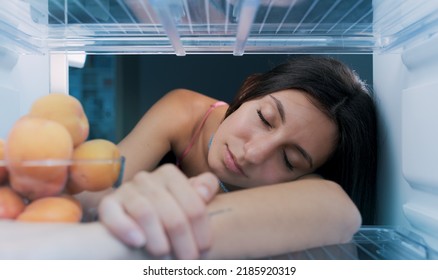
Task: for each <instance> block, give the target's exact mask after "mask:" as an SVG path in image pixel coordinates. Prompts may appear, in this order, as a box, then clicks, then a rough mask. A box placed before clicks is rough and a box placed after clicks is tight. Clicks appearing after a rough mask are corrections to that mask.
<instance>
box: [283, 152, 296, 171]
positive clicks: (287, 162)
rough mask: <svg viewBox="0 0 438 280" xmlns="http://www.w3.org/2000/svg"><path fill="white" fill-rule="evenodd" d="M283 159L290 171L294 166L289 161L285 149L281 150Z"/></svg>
mask: <svg viewBox="0 0 438 280" xmlns="http://www.w3.org/2000/svg"><path fill="white" fill-rule="evenodd" d="M283 159H284V164H285V165H286V167H287V169H289V170H290V171H293V170H294V166H293V165H292V164H291V163H290V161H289V159H288V158H287V155H286V152H285V151H283Z"/></svg>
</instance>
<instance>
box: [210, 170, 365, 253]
mask: <svg viewBox="0 0 438 280" xmlns="http://www.w3.org/2000/svg"><path fill="white" fill-rule="evenodd" d="M208 212H209V215H210V218H211V219H210V223H211V226H212V231H213V243H212V247H211V249H210V250H209V251H208V252H207V253H206V254H204V255H203V257H205V258H209V259H223V258H227V259H228V258H260V257H266V256H272V255H278V254H282V253H287V252H292V251H299V250H303V249H308V248H312V247H318V246H323V245H329V244H339V243H345V242H348V241H349V240H351V238H352V236H353V234H354V233H355V232H356V231H357V230H358V229H359V227H360V225H361V217H360V213H359V211H358V210H357V208H356V206H355V205H354V204H353V202H352V201H351V200H350V198H349V197H348V196H347V195H346V193H345V192H344V191H343V190H342V188H341V187H340V186H339V185H337V184H335V183H333V182H331V181H327V180H323V179H317V178H309V179H301V180H297V181H294V182H289V183H284V184H279V185H274V186H266V187H259V188H254V189H248V190H242V191H236V192H232V193H226V194H221V195H218V196H216V197H215V198H214V199H213V200H212V202H211V203H210V204H209V205H208Z"/></svg>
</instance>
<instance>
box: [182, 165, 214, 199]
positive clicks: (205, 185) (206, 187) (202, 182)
mask: <svg viewBox="0 0 438 280" xmlns="http://www.w3.org/2000/svg"><path fill="white" fill-rule="evenodd" d="M189 182H190V184H191V185H192V186H193V187H194V188H195V190H196V191H197V192H198V194H199V195H200V196H201V197H202V199H203V200H204V202H206V203H208V202H209V201H210V200H211V199H212V198H213V197H214V196H215V195H216V194H217V193H218V190H219V183H218V182H219V179H218V178H217V177H216V176H215V175H213V173H210V172H205V173H202V174H200V175H198V176H196V177H192V178H190V179H189Z"/></svg>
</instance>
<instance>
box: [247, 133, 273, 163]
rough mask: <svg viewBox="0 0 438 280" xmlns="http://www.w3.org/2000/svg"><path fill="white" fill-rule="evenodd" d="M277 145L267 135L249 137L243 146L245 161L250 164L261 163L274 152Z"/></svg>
mask: <svg viewBox="0 0 438 280" xmlns="http://www.w3.org/2000/svg"><path fill="white" fill-rule="evenodd" d="M277 146H278V145H277V143H275V141H272V139H269V138H267V137H258V138H256V139H251V141H248V142H247V143H246V144H245V146H244V151H245V155H244V157H245V161H247V162H249V163H252V164H261V163H263V162H265V161H266V160H267V159H268V158H269V157H270V156H271V155H273V154H274V151H275V150H276V149H277Z"/></svg>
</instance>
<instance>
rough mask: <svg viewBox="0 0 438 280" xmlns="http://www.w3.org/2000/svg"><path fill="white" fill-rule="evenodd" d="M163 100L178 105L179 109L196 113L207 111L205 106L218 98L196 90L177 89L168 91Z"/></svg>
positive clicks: (176, 107)
mask: <svg viewBox="0 0 438 280" xmlns="http://www.w3.org/2000/svg"><path fill="white" fill-rule="evenodd" d="M163 101H165V102H166V103H168V104H169V105H171V106H172V105H176V106H175V109H177V110H178V109H179V110H183V111H186V112H191V113H194V114H196V113H200V112H205V108H208V107H209V106H210V105H211V104H212V103H214V102H215V101H217V100H216V99H214V98H211V97H209V96H206V95H204V94H202V93H199V92H196V91H192V90H188V89H175V90H172V91H170V92H168V93H167V94H166V95H165V96H164V97H163Z"/></svg>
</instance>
